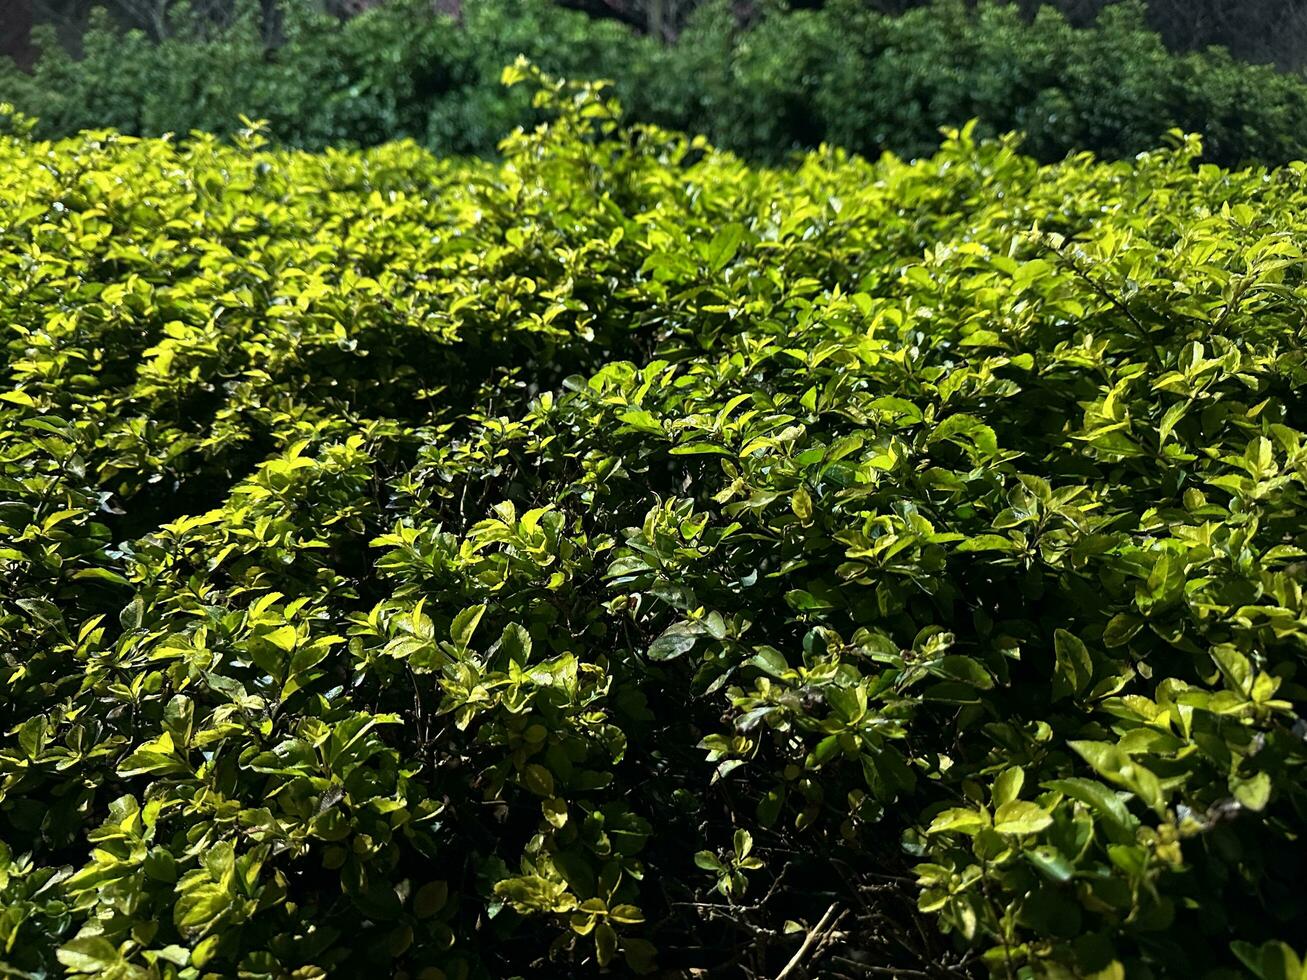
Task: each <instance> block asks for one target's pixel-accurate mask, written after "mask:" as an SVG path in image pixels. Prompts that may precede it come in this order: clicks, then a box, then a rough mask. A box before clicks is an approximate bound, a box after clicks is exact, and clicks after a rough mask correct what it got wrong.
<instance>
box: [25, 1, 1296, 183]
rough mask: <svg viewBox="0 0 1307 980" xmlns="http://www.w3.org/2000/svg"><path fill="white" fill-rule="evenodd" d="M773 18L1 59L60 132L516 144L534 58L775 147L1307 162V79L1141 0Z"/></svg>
mask: <svg viewBox="0 0 1307 980" xmlns="http://www.w3.org/2000/svg"><path fill="white" fill-rule="evenodd" d="M762 11H763V12H762V14H761V15H760V16H759V17H758V18H756V20H755V21H753V22H751V23H749V24H747V25H744V24H741V23H740V22H739V20H738V18H737V15H736V11H735V9H734V8H733V7H731V6H730V5H729V4H727V3H726V2H725V0H714V2H711V3H708V4H705V5H704V6H702V7H701V8H699V10H698V11H697V12H696V14H695V15H694V16H693V17H692V18H691V21H690V23H689V24H688V26H687V28H686V30H685V31H684V32H683V33H682V34H681V36H680V37H679V39H678V40H677V41H676V43H674V44H670V45H664V44H662V43H659V42H657V41H655V40H653V39H652V38H649V37H643V36H639V35H636V34H635V33H633V32H632V31H631V30H629V29H627V28H626V27H623V26H620V25H618V24H617V23H615V22H613V21H595V20H592V19H590V18H588V17H587V16H586V15H584V14H582V13H580V12H577V11H571V10H563V9H560V8H559V7H557V6H556V5H554V4H553V3H550V2H547V0H467V2H466V3H463V4H461V18H460V20H459V21H458V22H456V21H455V20H453V19H451V18H449V17H446V16H443V15H438V14H434V13H433V12H432V7H431V4H430V2H429V0H393V2H391V3H388V4H386V5H384V6H382V7H380V8H378V9H374V10H371V11H369V12H368V13H366V14H364V15H362V16H359V17H356V18H353V19H350V20H348V21H346V22H344V23H341V22H339V21H337V20H336V19H335V18H331V17H328V16H326V15H324V14H322V13H321V12H320V11H318V10H317V9H316V8H315V5H314V4H313V3H311V2H309V0H300V2H297V3H291V4H288V5H287V6H286V9H285V17H284V23H282V25H281V33H282V34H283V35H284V38H285V40H284V43H282V44H281V45H279V46H278V47H276V48H275V49H267V48H266V47H265V42H264V35H265V30H264V27H263V24H262V21H261V19H260V4H259V2H258V0H240V2H238V3H237V4H236V6H235V8H234V15H233V19H232V21H231V23H230V25H229V26H227V27H226V28H225V29H222V30H216V31H215V28H214V26H213V25H212V24H211V23H208V22H206V21H204V20H203V19H202V18H199V17H193V16H188V15H186V13H185V11H184V10H183V9H181V8H178V11H177V12H176V13H175V15H174V23H173V28H172V31H171V33H170V34H169V36H168V38H167V39H166V40H165V41H163V42H162V43H158V44H156V43H154V42H153V41H151V40H150V39H149V38H147V36H146V35H145V34H144V33H142V32H140V31H136V32H127V33H125V34H124V33H122V32H121V31H119V30H117V29H112V28H111V27H110V26H109V22H108V19H107V17H105V16H101V17H100V18H99V19H98V20H97V22H96V24H97V26H94V27H93V29H91V30H90V31H89V32H88V33H87V34H86V37H85V41H84V51H83V53H82V57H81V58H80V59H76V60H75V59H73V58H71V57H70V56H69V55H68V54H67V53H65V52H64V51H63V49H62V48H61V47H60V46H59V45H58V44H57V43H56V41H55V40H54V35H53V29H50V28H47V29H46V31H45V34H44V40H43V41H42V43H41V47H42V50H43V51H44V55H43V56H42V58H41V59H40V61H39V62H38V64H37V65H36V68H35V71H34V73H33V74H32V75H31V76H28V75H24V74H22V73H21V72H19V71H18V70H17V69H16V68H14V67H13V66H9V67H8V68H0V98H3V99H5V100H7V101H10V102H13V103H14V104H16V105H17V106H18V107H19V108H20V109H22V110H23V111H24V112H26V113H27V114H28V115H31V116H35V117H37V118H38V119H39V120H40V126H41V129H40V132H41V135H43V136H56V135H61V134H68V133H73V132H76V131H79V130H82V129H97V128H103V127H114V128H116V129H119V130H120V131H123V132H127V133H132V134H136V135H162V134H165V133H179V134H184V133H186V132H189V131H190V130H192V129H201V130H204V131H206V132H212V133H231V132H233V131H234V130H235V129H237V128H239V125H240V123H239V119H240V116H241V115H245V116H248V117H250V118H258V119H266V120H268V121H269V124H270V132H271V133H272V134H273V135H275V136H276V137H277V138H279V139H280V140H281V141H283V142H285V143H287V144H289V145H292V146H297V147H302V148H309V149H315V148H321V147H323V146H328V145H341V144H354V145H362V146H370V145H376V144H379V143H383V142H386V141H388V140H395V139H414V140H417V141H418V142H420V143H423V144H425V145H426V146H428V147H430V148H433V149H436V150H438V151H440V152H454V153H472V154H480V155H493V154H494V152H495V149H496V145H497V143H498V141H499V139H500V138H501V137H502V136H503V135H504V134H505V133H507V132H509V131H510V130H511V129H512V128H513V127H515V126H517V125H519V124H523V123H526V124H530V123H532V122H533V121H534V117H533V116H532V114H531V111H530V107H529V105H528V100H527V99H526V98H524V97H523V96H521V94H520V93H516V92H505V91H504V90H503V89H502V88H501V87H500V86H499V85H498V74H499V70H500V68H501V67H502V66H503V65H504V64H507V63H508V62H510V61H512V60H513V58H514V57H516V56H518V55H526V56H528V57H529V58H531V59H532V60H533V61H534V62H535V63H537V64H539V65H541V66H542V67H543V68H545V69H546V70H549V71H551V72H554V73H557V74H562V75H564V76H567V77H590V78H594V77H603V78H613V79H615V80H616V87H617V92H618V93H619V95H620V96H621V98H622V99H623V101H624V103H625V104H626V106H627V107H628V110H629V113H630V117H631V118H632V119H637V120H641V121H645V122H654V123H657V124H660V125H664V126H669V127H672V128H677V129H682V130H686V131H692V132H703V133H705V134H707V135H708V136H709V137H710V138H711V139H713V141H714V142H715V143H716V144H717V145H720V146H723V147H725V148H729V149H732V150H735V151H737V152H740V153H743V154H745V155H747V156H749V157H752V158H757V159H761V160H773V161H774V160H777V159H780V158H782V157H784V156H785V155H786V154H787V153H789V152H790V151H792V150H795V149H802V148H811V147H816V146H818V145H819V144H820V143H822V142H823V141H825V142H830V143H834V144H836V145H839V146H843V147H845V148H847V149H849V150H852V151H855V152H858V153H862V154H863V155H872V156H874V155H876V154H878V153H879V152H880V151H881V150H884V149H889V150H892V151H894V152H896V153H898V154H900V155H906V156H919V155H929V154H930V153H932V152H934V150H935V148H936V147H937V146H938V145H939V140H940V136H939V129H940V127H941V126H958V125H961V124H963V123H964V122H966V121H967V120H968V119H972V118H976V119H979V120H981V128H980V130H979V132H980V133H981V134H982V135H986V134H987V135H994V134H998V133H1003V132H1007V131H1009V130H1019V131H1022V132H1024V133H1026V134H1027V136H1028V140H1027V143H1026V149H1027V151H1028V152H1030V153H1031V155H1033V156H1035V157H1036V158H1038V159H1040V160H1044V161H1052V160H1056V159H1059V158H1061V157H1062V156H1064V155H1065V154H1066V153H1068V152H1069V151H1073V150H1081V149H1088V150H1093V151H1095V152H1096V153H1098V154H1099V155H1103V156H1111V157H1129V156H1133V155H1134V154H1135V153H1138V152H1141V151H1144V150H1147V149H1150V148H1151V147H1153V146H1155V145H1156V144H1157V142H1158V141H1159V140H1160V139H1161V138H1162V136H1163V135H1164V134H1165V133H1166V132H1167V131H1169V130H1170V129H1172V128H1181V129H1183V130H1185V131H1186V132H1201V133H1203V134H1204V137H1205V141H1206V142H1205V146H1206V153H1207V159H1209V160H1211V161H1213V162H1218V163H1222V164H1225V165H1236V164H1239V163H1241V162H1244V161H1249V160H1252V161H1259V162H1263V163H1267V164H1278V163H1283V162H1286V161H1289V160H1294V159H1300V158H1304V157H1307V142H1305V141H1307V136H1304V135H1303V134H1304V133H1307V80H1304V79H1303V78H1302V77H1301V76H1297V75H1287V74H1279V73H1277V72H1275V71H1274V70H1272V69H1270V68H1267V67H1259V66H1252V65H1247V64H1243V63H1240V62H1237V61H1235V60H1233V59H1232V58H1231V57H1230V56H1229V55H1228V54H1227V53H1225V52H1224V51H1222V50H1219V49H1213V50H1209V51H1205V52H1201V53H1190V54H1172V53H1169V52H1168V51H1167V49H1166V48H1165V46H1164V45H1163V43H1162V41H1161V38H1160V37H1159V36H1158V35H1157V34H1155V33H1153V32H1152V31H1151V30H1149V29H1148V28H1147V26H1146V24H1145V21H1144V14H1143V8H1142V7H1141V6H1140V5H1139V4H1138V3H1133V2H1130V3H1121V4H1114V5H1112V6H1111V7H1109V8H1108V9H1106V10H1105V11H1104V12H1103V13H1102V14H1101V16H1100V17H1099V18H1098V19H1097V21H1096V22H1094V23H1093V24H1091V25H1090V26H1087V27H1074V28H1073V27H1072V26H1071V25H1070V24H1069V23H1068V21H1066V20H1065V19H1064V18H1063V17H1062V15H1061V14H1059V13H1057V12H1055V11H1054V10H1053V9H1052V8H1045V9H1044V10H1043V11H1042V12H1041V13H1040V15H1039V16H1038V17H1036V18H1035V19H1034V20H1033V22H1028V21H1027V20H1025V19H1023V17H1022V16H1021V13H1020V10H1019V9H1018V7H1016V6H1014V5H1011V4H1003V3H997V2H991V0H986V2H982V3H980V4H979V5H972V4H968V3H964V2H963V0H937V2H934V3H931V4H930V5H928V6H924V7H918V8H916V9H912V10H909V11H908V12H906V13H905V14H903V15H902V16H890V15H888V14H886V13H882V12H880V11H877V10H875V9H873V8H872V7H870V6H868V5H867V4H865V3H863V2H862V0H831V2H830V3H828V4H826V5H825V6H824V7H823V8H822V9H820V10H802V9H800V10H791V9H789V8H788V7H786V6H784V5H783V4H780V3H775V4H765V5H763V6H762ZM101 13H103V12H101Z"/></svg>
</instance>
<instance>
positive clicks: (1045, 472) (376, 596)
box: [0, 68, 1307, 980]
mask: <svg viewBox="0 0 1307 980" xmlns="http://www.w3.org/2000/svg"><path fill="white" fill-rule="evenodd" d="M522 71H523V69H520V68H519V69H515V70H514V71H513V72H512V74H513V75H514V76H517V75H520V74H522ZM540 84H541V85H542V86H543V87H542V89H541V93H542V94H541V95H540V96H539V97H538V98H537V103H538V107H539V108H540V109H541V111H545V112H547V113H550V114H552V115H553V116H554V117H555V118H554V121H553V122H552V123H551V124H550V125H549V126H546V127H542V128H540V129H538V130H536V131H533V132H530V133H519V134H517V135H515V136H513V137H511V138H510V139H509V140H508V141H507V142H506V144H505V146H504V156H505V160H504V162H503V163H502V164H497V165H496V164H490V163H484V162H451V161H442V160H439V159H437V158H434V157H432V156H430V155H429V154H428V153H426V152H425V151H423V150H421V149H419V148H418V147H417V146H415V145H414V144H412V143H399V144H394V145H389V146H385V147H382V148H379V149H375V150H371V151H367V152H343V151H339V150H333V151H328V152H326V153H324V154H321V155H310V154H306V153H301V152H291V151H282V150H272V149H269V148H267V147H265V146H263V145H262V140H263V138H262V137H261V136H260V134H259V133H257V132H256V131H252V130H250V131H246V132H243V133H239V134H237V135H236V137H235V138H234V141H233V143H232V144H231V145H228V144H224V143H222V142H220V141H218V140H217V139H215V138H214V137H209V136H202V135H196V136H193V137H191V138H189V139H187V140H183V141H164V140H135V139H131V138H128V137H123V136H119V135H116V134H114V133H110V132H96V133H87V134H84V135H82V136H80V137H78V138H75V139H69V140H64V141H60V142H57V143H43V142H31V141H30V139H29V138H28V137H26V136H25V135H23V132H24V130H25V129H26V128H27V124H26V123H25V122H24V120H22V119H21V118H20V117H17V116H13V115H12V114H11V115H9V116H7V117H6V118H7V119H9V120H10V122H9V123H7V124H6V126H5V127H4V128H5V130H6V131H9V132H11V133H12V135H8V136H4V137H0V276H3V279H4V281H5V282H6V284H7V288H6V290H5V292H4V293H3V296H2V298H0V304H2V305H0V311H2V315H0V322H3V323H4V324H5V348H4V349H5V357H4V359H3V368H2V370H3V394H0V488H2V489H3V493H2V494H0V501H2V502H0V527H2V531H3V537H0V576H3V588H2V589H0V690H3V697H0V731H2V732H3V736H2V737H0V909H2V911H0V949H2V950H3V951H4V952H3V954H0V956H3V960H2V962H3V965H4V967H5V969H6V971H7V972H9V973H13V974H17V975H24V976H27V975H31V976H42V975H51V974H54V975H58V974H60V973H62V974H64V975H94V976H104V977H160V978H165V977H178V978H182V977H186V978H189V977H225V976H243V977H282V976H297V977H313V976H321V975H325V974H327V973H332V974H338V975H358V974H361V973H362V972H363V971H364V970H371V971H374V972H376V971H381V972H389V973H391V974H393V975H401V974H403V975H406V976H417V977H427V978H438V977H442V976H443V977H502V976H512V975H531V976H549V975H559V976H564V975H565V976H577V975H586V974H590V973H593V972H595V971H597V970H599V969H601V968H603V967H609V968H610V969H614V970H617V971H619V972H621V973H632V972H646V971H652V970H661V971H664V972H665V973H666V974H667V975H673V976H680V975H687V974H690V973H691V972H692V971H695V970H706V969H721V970H722V971H723V972H724V973H726V974H731V973H733V972H734V973H743V972H744V971H745V970H747V971H749V972H751V973H753V974H755V975H767V976H775V975H777V974H778V973H779V972H781V970H782V969H786V968H787V967H786V964H787V963H789V962H791V961H793V962H795V963H796V964H797V966H796V967H795V968H794V970H791V971H790V975H791V976H797V975H798V972H799V971H801V970H803V969H808V970H810V971H811V972H810V975H813V976H817V975H820V976H855V975H861V974H862V973H863V972H865V971H866V970H867V969H868V968H876V969H879V970H880V971H882V972H886V971H888V972H890V973H899V974H901V975H912V974H911V973H910V972H908V971H913V970H915V971H918V972H920V973H923V974H926V975H950V976H957V975H963V974H968V973H972V974H977V973H984V972H986V971H988V972H990V973H992V974H993V975H995V976H999V977H1015V976H1038V977H1051V978H1065V977H1099V978H1110V977H1122V976H1127V977H1136V976H1138V977H1150V976H1156V977H1161V976H1194V977H1199V976H1201V977H1210V978H1218V977H1232V976H1237V975H1239V972H1238V971H1239V970H1240V968H1241V965H1243V967H1244V968H1246V969H1247V970H1250V971H1251V972H1252V973H1254V974H1255V975H1259V976H1261V977H1263V978H1266V980H1270V978H1273V977H1274V978H1280V977H1287V976H1299V975H1301V973H1302V968H1301V963H1300V960H1299V959H1298V956H1297V953H1296V952H1295V951H1294V950H1293V949H1292V948H1291V947H1290V946H1289V945H1286V942H1292V941H1297V942H1299V943H1300V942H1301V937H1302V936H1303V935H1304V926H1305V925H1307V910H1305V909H1304V900H1303V897H1302V892H1301V889H1300V888H1299V887H1298V884H1299V882H1300V880H1301V874H1302V871H1303V867H1302V864H1303V858H1304V852H1303V849H1302V846H1301V843H1300V841H1301V837H1302V833H1303V829H1304V827H1303V807H1304V803H1305V802H1307V801H1305V799H1304V797H1305V795H1307V789H1305V787H1307V782H1305V781H1304V778H1303V776H1304V762H1305V761H1307V745H1305V744H1304V731H1305V730H1307V722H1304V720H1303V717H1302V712H1303V707H1304V703H1305V702H1307V691H1305V690H1304V687H1303V683H1302V667H1303V661H1304V640H1305V638H1307V627H1305V626H1304V622H1307V619H1305V618H1304V617H1305V616H1307V608H1304V598H1303V586H1302V582H1303V578H1304V574H1305V573H1307V562H1304V555H1305V554H1307V552H1304V549H1303V545H1304V543H1307V533H1305V532H1304V529H1303V522H1302V513H1303V504H1304V492H1305V484H1307V448H1305V447H1304V445H1303V437H1302V429H1303V427H1304V421H1305V418H1304V415H1305V413H1307V403H1304V399H1303V394H1302V392H1303V391H1304V383H1305V382H1307V363H1305V358H1304V349H1305V347H1304V343H1303V340H1304V338H1303V336H1302V332H1303V329H1304V327H1303V323H1304V317H1303V313H1304V309H1305V307H1307V283H1305V282H1304V278H1303V272H1304V259H1303V254H1302V250H1301V242H1302V240H1303V235H1304V232H1305V231H1307V228H1305V225H1304V223H1305V221H1307V219H1305V218H1304V215H1307V207H1305V205H1307V165H1303V164H1294V165H1292V166H1290V167H1288V168H1286V169H1283V170H1277V171H1266V170H1261V169H1254V170H1246V171H1226V170H1221V169H1218V168H1216V167H1215V166H1211V165H1203V166H1196V164H1195V158H1196V157H1197V155H1198V153H1199V147H1198V144H1197V141H1196V139H1194V138H1185V139H1180V138H1177V139H1176V141H1175V145H1174V147H1173V148H1172V149H1169V150H1165V151H1159V152H1153V153H1148V154H1145V155H1143V156H1141V157H1140V158H1139V159H1137V160H1135V161H1132V162H1129V163H1097V162H1094V161H1092V160H1091V159H1090V158H1089V157H1087V156H1080V157H1077V158H1074V159H1071V160H1068V161H1065V162H1063V163H1061V164H1058V165H1056V166H1050V167H1040V166H1038V165H1037V164H1036V163H1035V162H1034V161H1033V160H1031V159H1029V158H1027V157H1023V156H1021V155H1019V154H1018V153H1017V152H1015V150H1014V149H1013V146H1012V143H1011V141H1010V140H1005V141H981V140H977V139H976V138H975V136H974V133H973V131H972V130H971V129H970V128H967V129H963V130H961V131H956V132H953V133H952V134H950V135H949V137H948V139H947V142H946V143H945V145H944V147H943V148H942V149H941V150H940V152H939V153H938V154H937V155H936V156H934V157H932V158H930V159H927V160H923V161H921V162H918V163H905V162H902V161H901V160H899V159H896V158H893V157H886V158H884V159H882V160H881V161H880V162H878V163H875V164H870V163H866V162H863V161H861V160H858V159H856V158H851V157H847V156H845V155H844V154H843V153H840V152H834V151H832V152H829V153H823V154H815V155H812V156H809V157H808V158H806V159H805V160H804V161H803V162H802V163H801V165H800V166H798V167H797V168H796V169H794V170H792V171H786V172H773V171H767V170H760V169H753V168H750V167H749V166H747V165H746V164H744V163H741V162H740V161H739V160H738V159H736V158H735V157H733V156H731V155H729V154H726V153H722V152H718V151H715V150H713V149H712V148H711V147H710V146H708V145H707V144H706V143H705V142H704V141H703V140H702V139H698V138H696V139H693V140H691V139H688V138H685V137H681V136H676V135H674V134H671V133H668V132H666V131H661V130H656V129H651V128H642V129H635V130H627V129H625V128H623V127H622V126H621V125H620V124H619V123H618V121H617V119H618V114H619V109H618V108H617V106H616V105H615V104H613V103H611V102H605V101H603V100H602V99H601V98H599V97H598V96H597V95H596V94H595V92H594V91H593V90H590V89H586V88H582V89H573V88H568V87H563V86H558V85H556V84H552V83H544V82H541V83H540Z"/></svg>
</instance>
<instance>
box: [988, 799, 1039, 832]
mask: <svg viewBox="0 0 1307 980" xmlns="http://www.w3.org/2000/svg"><path fill="white" fill-rule="evenodd" d="M1052 822H1053V817H1052V814H1050V813H1049V812H1048V811H1047V810H1045V809H1044V808H1043V807H1041V806H1040V805H1039V804H1038V803H1031V802H1030V801H1029V800H1012V801H1010V802H1008V803H1004V804H1003V805H1002V806H1000V807H999V808H998V809H997V810H995V811H994V829H995V830H996V831H998V832H999V833H1000V834H1037V833H1039V832H1040V831H1041V830H1043V829H1045V828H1046V827H1048V826H1049V825H1050V824H1052Z"/></svg>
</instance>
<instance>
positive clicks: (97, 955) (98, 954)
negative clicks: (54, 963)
mask: <svg viewBox="0 0 1307 980" xmlns="http://www.w3.org/2000/svg"><path fill="white" fill-rule="evenodd" d="M56 955H57V956H58V959H59V962H60V963H62V964H63V965H64V966H65V967H67V968H68V971H69V972H70V973H103V972H107V971H108V970H110V969H112V968H113V967H115V966H117V965H118V964H120V963H121V962H122V956H121V955H119V953H118V949H117V947H115V946H114V945H113V943H111V942H109V940H107V939H105V938H103V937H102V936H84V937H82V938H79V939H72V940H69V941H68V942H66V943H64V944H63V945H62V946H60V947H59V951H58V953H57V954H56Z"/></svg>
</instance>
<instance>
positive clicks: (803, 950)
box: [776, 902, 838, 980]
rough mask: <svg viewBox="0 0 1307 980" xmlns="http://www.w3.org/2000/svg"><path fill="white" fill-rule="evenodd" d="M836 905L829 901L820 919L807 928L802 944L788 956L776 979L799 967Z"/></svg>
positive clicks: (783, 978) (783, 979)
mask: <svg viewBox="0 0 1307 980" xmlns="http://www.w3.org/2000/svg"><path fill="white" fill-rule="evenodd" d="M837 907H838V906H837V903H835V902H831V905H830V908H828V909H827V910H826V914H825V915H823V916H822V917H821V919H820V921H818V923H817V924H816V925H815V926H813V927H812V928H811V929H809V930H808V935H807V937H806V938H805V939H804V940H803V945H802V946H800V947H799V948H798V951H797V952H795V954H794V955H793V956H792V957H790V961H789V962H788V963H786V964H785V969H783V970H781V972H780V973H778V974H776V980H785V978H786V977H788V976H789V975H790V974H791V973H793V972H794V971H795V970H797V969H798V968H799V964H800V963H802V962H803V958H804V957H805V956H806V955H807V954H808V950H809V949H811V948H812V944H813V943H815V942H816V941H817V940H818V939H819V938H821V936H822V935H823V934H824V933H825V932H826V927H827V926H828V925H829V924H830V921H831V918H832V917H833V916H834V915H835V909H836V908H837Z"/></svg>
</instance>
